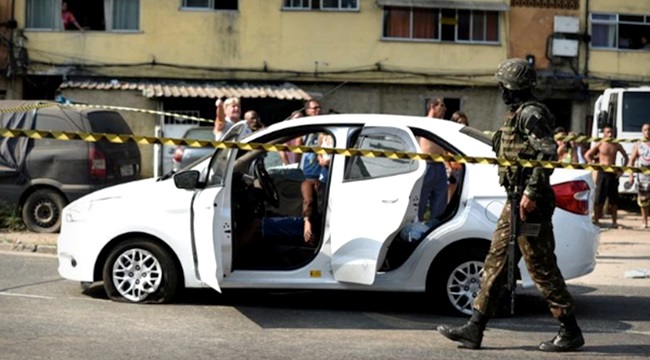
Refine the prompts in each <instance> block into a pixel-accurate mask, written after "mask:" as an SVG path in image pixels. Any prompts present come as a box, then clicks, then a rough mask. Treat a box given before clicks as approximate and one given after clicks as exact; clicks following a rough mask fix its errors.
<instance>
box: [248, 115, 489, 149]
mask: <svg viewBox="0 0 650 360" xmlns="http://www.w3.org/2000/svg"><path fill="white" fill-rule="evenodd" d="M396 124H399V125H402V126H406V127H411V128H419V129H423V130H427V131H430V132H432V133H434V134H435V135H437V136H438V137H440V138H442V139H444V140H445V141H447V142H449V143H450V144H452V145H453V146H454V147H456V148H458V149H459V150H461V152H463V153H464V154H466V155H470V156H485V157H493V156H494V152H493V151H492V149H491V147H490V146H489V145H487V144H486V143H485V142H484V141H485V139H483V140H484V141H481V140H478V139H477V138H475V137H472V136H469V135H467V134H466V133H467V132H470V131H461V130H462V129H464V128H468V129H474V128H471V127H466V126H464V125H462V124H459V123H456V122H453V121H450V120H444V119H435V118H429V117H425V116H412V115H393V114H327V115H319V116H311V117H302V118H298V119H294V120H285V121H282V122H279V123H275V124H273V125H271V126H269V127H267V128H265V129H262V130H259V131H257V132H255V133H253V136H249V137H247V139H246V141H250V142H254V141H255V139H256V138H258V137H260V136H264V135H265V134H267V133H270V132H275V131H278V130H282V129H290V128H293V127H298V126H310V125H311V126H323V127H325V126H344V125H352V126H355V125H356V126H373V127H380V126H387V127H390V126H395V125H396ZM473 132H474V133H477V134H480V133H482V132H481V131H480V130H478V129H474V131H473Z"/></svg>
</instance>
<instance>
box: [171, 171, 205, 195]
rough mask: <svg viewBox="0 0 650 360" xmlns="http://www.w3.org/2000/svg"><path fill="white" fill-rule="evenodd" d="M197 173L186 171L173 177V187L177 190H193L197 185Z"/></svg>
mask: <svg viewBox="0 0 650 360" xmlns="http://www.w3.org/2000/svg"><path fill="white" fill-rule="evenodd" d="M199 175H200V173H199V171H198V170H188V171H183V172H179V173H177V174H176V175H174V185H176V187H177V188H179V189H187V190H194V189H196V187H197V185H198V183H199Z"/></svg>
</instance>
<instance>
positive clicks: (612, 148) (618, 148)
mask: <svg viewBox="0 0 650 360" xmlns="http://www.w3.org/2000/svg"><path fill="white" fill-rule="evenodd" d="M603 133H604V136H605V138H612V137H613V134H614V130H613V128H612V127H611V126H606V127H605V128H604V129H603ZM618 152H620V153H621V155H623V164H627V163H628V157H627V153H626V152H625V149H623V146H622V145H621V144H619V143H611V142H607V141H605V140H601V141H600V142H598V143H597V144H596V145H595V146H594V147H592V148H591V149H589V151H587V153H586V154H585V160H587V163H591V162H593V160H594V156H597V157H598V163H599V164H600V165H616V153H618ZM619 176H621V174H620V173H611V172H603V171H599V172H598V178H597V179H598V180H597V182H596V203H595V206H594V224H596V225H600V222H599V221H600V218H601V217H602V216H603V205H604V203H605V199H606V198H608V199H609V212H610V214H611V215H612V226H613V227H615V228H616V227H618V224H617V222H616V220H617V219H616V212H617V210H618V178H619Z"/></svg>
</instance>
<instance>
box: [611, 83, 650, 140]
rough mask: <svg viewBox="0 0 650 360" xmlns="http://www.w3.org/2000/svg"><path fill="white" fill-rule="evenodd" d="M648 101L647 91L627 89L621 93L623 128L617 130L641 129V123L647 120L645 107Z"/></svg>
mask: <svg viewBox="0 0 650 360" xmlns="http://www.w3.org/2000/svg"><path fill="white" fill-rule="evenodd" d="M649 103H650V93H649V92H645V91H643V92H642V91H639V92H636V91H628V92H625V93H623V129H619V131H620V130H623V131H625V132H627V131H630V132H637V131H641V127H642V126H643V124H644V123H646V122H648V120H647V114H648V110H647V109H648V104H649ZM614 116H616V115H614Z"/></svg>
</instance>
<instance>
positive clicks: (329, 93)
mask: <svg viewBox="0 0 650 360" xmlns="http://www.w3.org/2000/svg"><path fill="white" fill-rule="evenodd" d="M348 82H349V81H348V80H345V81H344V82H342V83H340V84H338V85H336V86H335V87H334V88H333V89H332V90H330V91H328V92H326V93H325V94H324V95H322V96H321V97H319V98H317V99H313V100H316V101H321V100H323V99H325V98H326V97H328V96H330V95H331V94H333V93H334V92H335V91H337V90H338V89H340V88H342V87H343V85H345V84H347V83H348ZM310 100H312V99H310ZM305 108H307V104H305V105H303V106H302V107H301V108H300V109H298V110H296V111H300V112H302V111H303V110H305ZM290 118H291V115H289V116H287V118H286V119H284V120H289V119H290Z"/></svg>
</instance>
